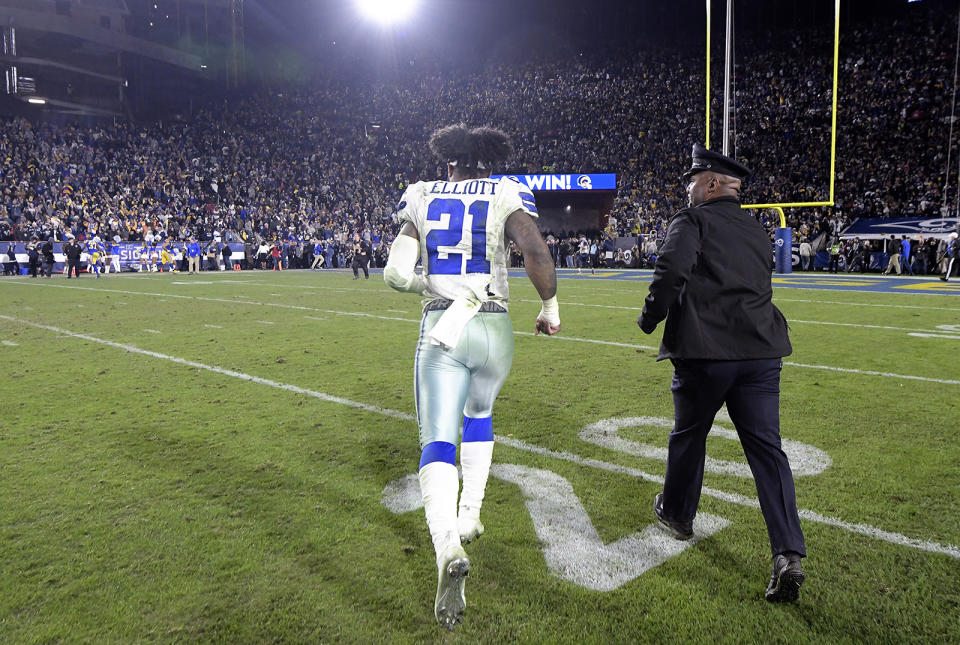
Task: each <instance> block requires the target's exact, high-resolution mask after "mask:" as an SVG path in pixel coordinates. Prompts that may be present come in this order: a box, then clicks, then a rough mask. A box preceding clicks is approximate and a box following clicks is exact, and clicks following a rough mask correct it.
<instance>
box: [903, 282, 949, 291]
mask: <svg viewBox="0 0 960 645" xmlns="http://www.w3.org/2000/svg"><path fill="white" fill-rule="evenodd" d="M894 289H916V290H917V291H949V292H957V293H960V284H957V283H953V284H951V283H949V282H942V281H941V282H924V283H923V284H904V285H899V286H896V287H894Z"/></svg>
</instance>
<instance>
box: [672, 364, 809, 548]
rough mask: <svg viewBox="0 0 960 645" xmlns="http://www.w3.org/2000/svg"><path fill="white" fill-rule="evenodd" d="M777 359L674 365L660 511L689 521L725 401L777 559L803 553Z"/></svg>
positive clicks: (694, 511) (694, 508)
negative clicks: (783, 435)
mask: <svg viewBox="0 0 960 645" xmlns="http://www.w3.org/2000/svg"><path fill="white" fill-rule="evenodd" d="M781 365H782V362H781V360H780V359H778V358H774V359H762V360H750V361H707V360H674V375H673V382H672V383H671V386H670V389H671V391H672V392H673V405H674V419H675V423H674V428H673V431H672V432H671V433H670V447H669V455H668V457H667V475H666V479H665V481H664V485H663V511H664V515H665V516H666V517H668V518H670V519H674V520H680V521H692V520H693V517H694V516H695V515H696V514H697V507H698V505H699V503H700V489H701V487H702V486H703V463H704V458H705V457H706V441H707V433H709V432H710V427H711V426H712V425H713V419H714V417H715V416H716V414H717V411H718V410H719V409H720V406H721V405H723V403H724V402H725V403H726V404H727V411H728V412H729V413H730V419H731V420H732V421H733V424H734V426H736V428H737V434H738V435H739V436H740V444H741V445H742V446H743V452H744V454H745V455H746V458H747V463H748V464H749V465H750V470H751V471H752V472H753V478H754V480H755V482H756V486H757V496H758V498H759V500H760V510H761V511H762V512H763V519H764V521H765V522H766V524H767V533H768V534H769V536H770V548H771V550H772V552H773V555H776V554H778V553H784V552H787V551H794V552H796V553H799V554H800V555H806V548H805V545H804V540H803V531H802V530H801V529H800V517H799V514H798V512H797V494H796V490H795V489H794V485H793V473H792V472H791V470H790V463H789V462H788V461H787V456H786V454H784V452H783V450H782V449H781V447H780V369H781Z"/></svg>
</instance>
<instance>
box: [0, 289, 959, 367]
mask: <svg viewBox="0 0 960 645" xmlns="http://www.w3.org/2000/svg"><path fill="white" fill-rule="evenodd" d="M2 284H16V285H20V286H35V287H43V288H53V289H75V290H82V291H98V292H101V293H103V292H106V293H125V294H131V295H136V296H160V297H166V298H179V299H182V300H199V301H203V302H228V303H232V304H237V305H251V306H255V307H279V308H281V309H294V310H297V311H313V312H319V313H326V314H335V315H338V316H356V317H359V318H372V319H375V320H398V321H401V322H409V323H414V324H420V319H419V318H398V317H396V316H378V315H376V314H368V313H365V312H359V311H339V310H336V309H320V308H318V307H305V306H301V305H288V304H283V303H277V302H258V301H255V300H233V299H230V298H210V297H204V296H184V295H172V294H166V293H150V292H144V291H124V290H120V289H97V288H94V287H74V286H71V285H60V284H46V283H36V282H13V281H0V285H2ZM513 333H514V334H515V335H517V336H533V335H534V334H533V333H532V332H525V331H514V332H513ZM544 338H547V339H549V340H551V341H553V340H557V341H567V342H574V343H589V344H593V345H608V346H613V347H625V348H628V349H641V350H644V351H657V348H656V347H653V346H651V345H637V344H633V343H618V342H613V341H607V340H596V339H592V338H576V337H571V336H563V335H561V336H544ZM783 364H784V365H789V366H792V367H801V368H805V369H816V370H827V371H834V372H844V373H848V374H860V375H864V376H882V377H886V378H895V379H906V380H911V381H925V382H928V383H941V384H943V385H960V380H953V379H941V378H933V377H928V376H914V375H908V374H896V373H893V372H877V371H871V370H859V369H853V368H846V367H835V366H832V365H811V364H807V363H795V362H790V361H784V362H783Z"/></svg>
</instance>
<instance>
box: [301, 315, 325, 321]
mask: <svg viewBox="0 0 960 645" xmlns="http://www.w3.org/2000/svg"><path fill="white" fill-rule="evenodd" d="M304 318H306V319H307V320H319V321H324V320H327V319H326V318H318V317H317V316H304Z"/></svg>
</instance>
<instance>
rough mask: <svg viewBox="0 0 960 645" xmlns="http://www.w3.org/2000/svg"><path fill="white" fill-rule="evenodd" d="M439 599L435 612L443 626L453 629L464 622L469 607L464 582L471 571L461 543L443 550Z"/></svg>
mask: <svg viewBox="0 0 960 645" xmlns="http://www.w3.org/2000/svg"><path fill="white" fill-rule="evenodd" d="M438 569H439V572H438V575H437V599H436V601H435V602H434V605H433V613H434V616H436V618H437V623H438V624H439V625H440V626H441V627H445V628H447V629H449V630H452V629H453V628H454V627H456V626H457V625H459V624H460V623H462V622H463V614H464V611H466V608H467V600H466V596H464V593H463V583H464V580H465V578H466V577H467V575H468V574H469V573H470V560H468V559H467V553H466V551H464V550H463V547H461V546H460V545H459V544H456V543H454V544H451V545H449V546H448V547H447V548H446V549H444V550H443V554H442V556H441V558H440V561H439V564H438Z"/></svg>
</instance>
